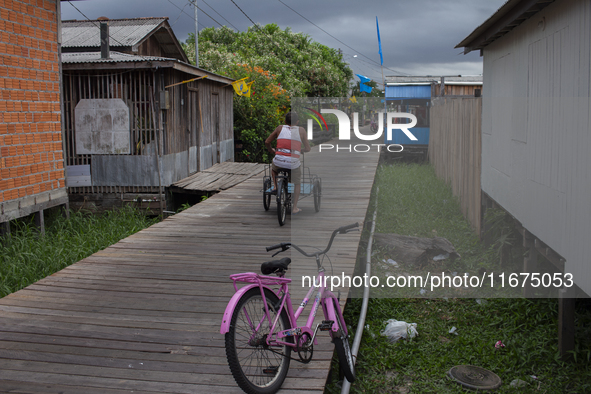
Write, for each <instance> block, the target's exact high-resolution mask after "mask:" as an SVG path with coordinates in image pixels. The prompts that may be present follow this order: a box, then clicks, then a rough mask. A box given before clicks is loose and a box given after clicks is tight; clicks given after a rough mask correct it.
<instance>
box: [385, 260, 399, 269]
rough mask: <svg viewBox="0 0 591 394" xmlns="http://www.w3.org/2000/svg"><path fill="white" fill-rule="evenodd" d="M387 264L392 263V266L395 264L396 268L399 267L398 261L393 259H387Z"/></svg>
mask: <svg viewBox="0 0 591 394" xmlns="http://www.w3.org/2000/svg"><path fill="white" fill-rule="evenodd" d="M385 262H386V263H387V264H390V265H391V266H393V267H394V268H398V267H399V266H398V263H397V262H396V261H394V260H392V259H388V260H386V261H385Z"/></svg>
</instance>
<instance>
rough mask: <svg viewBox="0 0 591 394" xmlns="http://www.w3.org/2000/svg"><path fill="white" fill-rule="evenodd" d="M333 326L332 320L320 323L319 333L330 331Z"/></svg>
mask: <svg viewBox="0 0 591 394" xmlns="http://www.w3.org/2000/svg"><path fill="white" fill-rule="evenodd" d="M333 324H334V321H332V320H324V321H323V322H322V323H320V325H319V326H318V329H319V330H320V331H330V330H332V325H333Z"/></svg>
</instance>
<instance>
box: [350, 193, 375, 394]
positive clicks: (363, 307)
mask: <svg viewBox="0 0 591 394" xmlns="http://www.w3.org/2000/svg"><path fill="white" fill-rule="evenodd" d="M379 191H380V188H379V187H378V188H376V207H375V209H374V211H373V218H372V223H371V231H370V232H369V239H368V241H367V260H366V264H365V273H366V274H367V276H371V244H372V243H373V233H374V231H375V229H376V217H377V215H378V193H379ZM368 304H369V286H365V288H364V289H363V301H362V303H361V313H360V314H359V321H358V322H357V330H356V331H355V339H353V346H352V347H351V354H352V355H353V364H355V362H356V361H357V352H358V351H359V345H360V344H361V337H363V327H364V326H365V317H366V315H367V306H368ZM350 389H351V383H350V382H349V381H348V380H347V378H345V379H343V387H342V389H341V394H349V390H350Z"/></svg>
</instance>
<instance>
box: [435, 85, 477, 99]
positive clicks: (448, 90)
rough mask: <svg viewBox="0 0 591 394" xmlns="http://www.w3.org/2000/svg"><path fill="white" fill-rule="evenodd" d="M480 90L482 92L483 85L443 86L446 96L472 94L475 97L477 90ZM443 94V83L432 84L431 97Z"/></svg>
mask: <svg viewBox="0 0 591 394" xmlns="http://www.w3.org/2000/svg"><path fill="white" fill-rule="evenodd" d="M477 89H478V90H480V94H482V85H447V84H445V85H444V86H443V95H444V96H470V97H474V94H475V91H476V90H477ZM440 96H441V84H433V85H431V97H440Z"/></svg>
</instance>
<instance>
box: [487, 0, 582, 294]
mask: <svg viewBox="0 0 591 394" xmlns="http://www.w3.org/2000/svg"><path fill="white" fill-rule="evenodd" d="M590 48H591V4H590V3H589V1H583V0H563V1H560V2H554V3H552V4H550V5H548V6H547V7H546V8H544V9H543V10H541V11H540V12H538V13H537V14H535V15H534V16H532V17H531V18H529V19H528V20H526V21H525V22H524V23H522V24H521V25H519V26H518V27H516V28H515V29H513V30H512V31H511V32H509V33H508V34H507V35H505V36H503V37H501V38H500V39H498V40H497V41H495V42H493V43H492V44H490V45H489V46H487V47H486V48H485V49H484V74H483V75H484V86H486V89H487V90H486V94H485V95H484V97H483V108H482V111H483V112H482V149H483V151H482V190H483V191H484V192H486V193H487V194H488V195H489V196H490V197H491V198H492V199H494V201H496V202H497V203H498V204H499V205H501V206H502V207H503V208H504V209H505V210H506V211H508V212H509V213H510V214H511V215H513V216H514V217H515V218H516V219H517V220H518V221H519V222H520V223H521V224H522V225H523V226H524V227H525V228H526V229H527V230H528V231H529V232H530V233H532V234H533V236H535V237H536V238H538V239H539V240H541V241H542V242H543V243H545V244H546V245H548V246H549V247H550V248H552V249H553V250H554V251H555V252H557V253H558V254H560V255H561V256H562V257H563V258H564V259H565V260H566V264H565V272H568V273H572V274H573V275H574V278H575V283H576V284H577V285H578V286H579V287H581V288H582V289H583V290H584V291H585V292H586V293H587V294H591V264H589V249H588V248H589V246H588V245H589V241H590V239H591V238H590V235H589V234H591V198H590V196H591V177H590V176H589V172H590V169H591V154H590V152H591V132H590V131H589V130H591V122H590V118H589V113H590V112H591V102H590V99H589V98H590V96H591V81H590V79H591V72H590V70H591V64H590V63H591V61H590V60H591V55H590V53H591V52H590Z"/></svg>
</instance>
